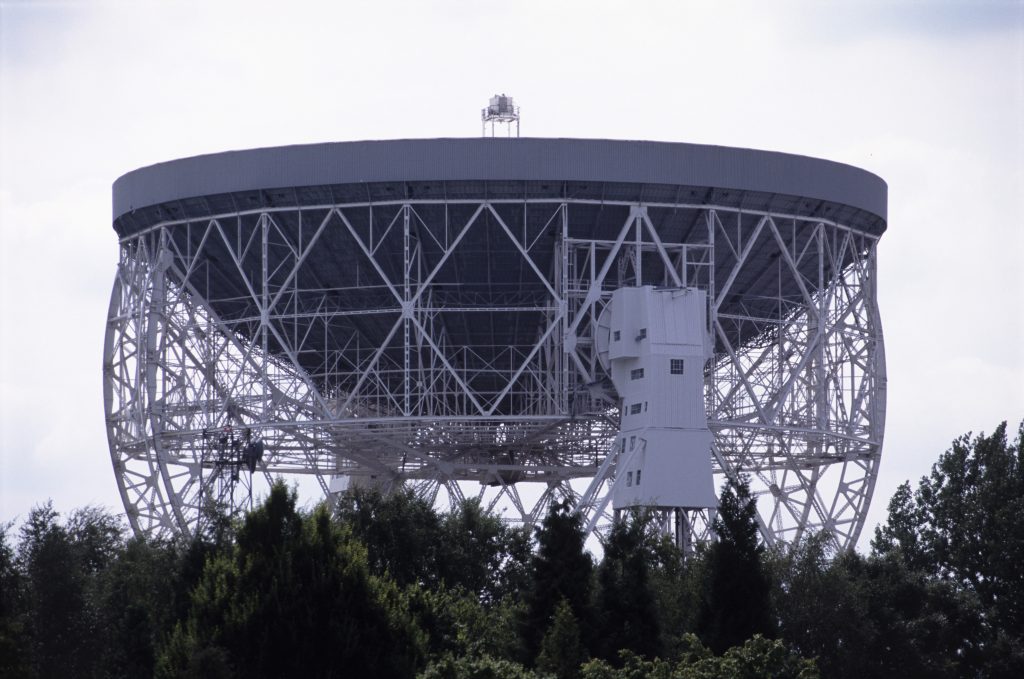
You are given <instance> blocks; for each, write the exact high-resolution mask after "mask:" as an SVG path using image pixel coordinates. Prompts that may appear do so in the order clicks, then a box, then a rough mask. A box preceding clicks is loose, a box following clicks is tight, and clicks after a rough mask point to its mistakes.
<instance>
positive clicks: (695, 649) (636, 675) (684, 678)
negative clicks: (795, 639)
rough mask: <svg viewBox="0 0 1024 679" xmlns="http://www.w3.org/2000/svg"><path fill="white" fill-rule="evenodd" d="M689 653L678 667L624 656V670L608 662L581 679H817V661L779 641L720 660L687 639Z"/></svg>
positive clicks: (747, 646)
mask: <svg viewBox="0 0 1024 679" xmlns="http://www.w3.org/2000/svg"><path fill="white" fill-rule="evenodd" d="M684 642H685V646H686V647H687V651H686V652H685V653H684V654H683V657H681V658H680V659H679V660H678V661H677V662H676V663H674V664H673V663H670V662H668V661H665V660H661V659H659V658H654V659H652V660H647V659H644V658H641V657H640V656H637V655H636V654H634V653H631V652H630V651H622V652H620V660H621V664H622V667H621V668H618V669H616V668H614V667H612V666H611V665H610V664H608V663H607V662H606V661H604V660H592V661H590V662H589V663H587V664H586V665H584V666H583V668H582V669H581V673H580V678H581V679H817V678H818V677H819V674H818V670H817V667H816V666H815V664H814V661H813V660H808V659H806V658H801V657H800V656H799V655H797V654H796V653H794V652H792V651H790V650H789V649H788V648H786V646H785V644H783V643H782V642H781V641H778V640H774V641H773V640H768V639H765V638H764V637H762V636H761V635H755V636H754V637H753V638H751V639H749V640H747V641H746V642H745V643H744V644H743V645H741V646H735V647H733V648H730V649H728V650H727V651H726V652H725V653H724V654H723V655H721V656H716V655H714V654H712V653H711V651H710V650H709V649H707V648H705V647H704V646H703V645H702V644H701V643H700V641H699V640H698V639H697V638H696V637H695V636H693V635H687V636H686V638H685V639H684Z"/></svg>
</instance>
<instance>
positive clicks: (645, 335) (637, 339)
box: [636, 328, 647, 342]
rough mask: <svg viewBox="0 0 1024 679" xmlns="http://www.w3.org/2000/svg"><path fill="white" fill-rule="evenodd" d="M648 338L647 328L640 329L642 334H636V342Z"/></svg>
mask: <svg viewBox="0 0 1024 679" xmlns="http://www.w3.org/2000/svg"><path fill="white" fill-rule="evenodd" d="M646 337H647V328H640V332H638V333H637V334H636V341H637V342H639V341H640V340H642V339H646Z"/></svg>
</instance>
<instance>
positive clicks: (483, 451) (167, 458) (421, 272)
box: [104, 199, 885, 547]
mask: <svg viewBox="0 0 1024 679" xmlns="http://www.w3.org/2000/svg"><path fill="white" fill-rule="evenodd" d="M584 208H585V210H584ZM598 209H599V210H601V211H602V212H601V214H602V215H603V217H602V219H604V222H603V223H607V221H608V215H609V214H610V215H613V216H615V222H614V227H613V228H607V227H603V228H597V227H595V226H594V224H592V223H590V222H589V221H588V219H589V217H586V218H584V217H581V215H584V216H586V215H593V214H594V210H598ZM876 244H877V237H876V236H872V235H869V234H866V233H864V232H861V231H857V230H855V229H852V228H849V227H848V226H845V225H843V224H839V223H835V222H830V221H827V220H823V219H820V218H817V217H813V218H812V217H803V216H798V215H783V214H773V213H764V212H756V211H743V210H738V209H735V208H728V207H723V206H715V205H707V204H699V203H696V204H686V203H672V204H653V203H644V204H640V203H628V202H615V201H601V202H600V203H598V202H596V201H573V200H553V199H523V200H515V201H512V200H480V199H476V200H470V199H465V200H455V199H452V200H447V201H419V202H417V201H413V200H396V201H378V202H364V203H348V204H337V205H317V206H309V207H303V208H281V209H256V210H251V211H239V212H236V213H232V214H225V215H213V216H210V217H209V218H206V219H203V220H201V221H196V220H191V221H167V222H164V223H161V224H158V225H156V226H154V227H151V228H149V229H148V230H146V231H143V232H141V233H138V234H134V235H131V236H129V237H126V238H124V239H122V241H121V256H120V264H119V266H118V271H117V276H116V278H115V282H114V288H113V293H112V296H111V302H110V310H109V314H108V320H107V333H106V340H105V345H104V395H105V404H106V415H107V428H108V438H109V442H110V452H111V457H112V460H113V465H114V469H115V473H116V475H117V479H118V484H119V487H120V491H121V495H122V499H123V501H124V504H125V508H126V510H127V513H128V517H129V520H130V522H131V525H132V527H133V528H134V530H135V531H136V532H137V533H142V534H163V533H168V532H175V531H178V532H183V533H186V534H190V533H192V532H193V531H195V530H196V526H197V521H198V517H199V516H200V513H201V512H200V510H201V508H202V506H203V504H204V503H206V502H210V501H211V497H210V495H211V493H210V491H209V489H210V488H211V487H214V486H216V487H218V488H221V489H222V490H221V491H220V492H219V499H220V500H221V501H223V502H227V503H228V504H229V505H231V506H236V505H239V506H240V505H243V504H244V502H245V496H246V495H247V494H248V493H250V492H251V488H250V487H247V486H246V485H245V484H239V485H238V487H237V488H236V487H235V486H234V485H232V484H231V483H227V484H226V485H225V483H224V479H219V480H217V483H220V485H219V486H217V485H216V484H215V483H211V478H213V477H215V476H216V475H217V474H218V473H219V472H218V468H217V467H216V465H215V464H214V463H212V462H211V461H210V458H209V454H208V439H209V432H210V431H215V430H216V431H223V430H225V428H228V427H230V428H233V429H234V430H235V431H246V432H247V436H251V437H255V438H257V439H259V440H260V441H261V442H262V443H263V447H264V449H265V451H266V454H265V455H264V456H263V457H262V459H261V460H260V461H259V464H258V469H257V472H256V474H255V475H254V478H253V479H251V483H254V484H256V487H257V488H258V489H259V488H264V487H265V484H267V483H269V481H270V479H272V478H273V477H274V476H278V475H284V476H291V475H305V476H306V477H308V478H312V479H314V480H315V482H316V485H317V486H318V487H319V488H320V489H321V491H322V492H323V493H324V494H325V495H328V496H329V495H330V494H329V492H328V487H329V482H330V479H331V478H332V477H334V476H337V475H344V476H347V477H348V478H349V479H351V480H352V482H354V483H363V484H373V485H376V486H379V487H381V488H382V489H384V490H389V489H393V488H396V487H398V486H399V485H402V484H406V485H409V486H411V487H413V488H414V489H415V491H416V492H417V493H419V494H420V495H421V496H423V497H425V498H428V499H430V500H431V501H434V502H442V503H443V502H445V501H447V502H457V501H459V500H461V499H463V498H464V497H466V496H467V495H470V494H472V495H475V496H478V497H480V499H481V501H482V502H483V503H484V506H485V507H487V508H489V509H492V510H496V511H498V510H501V511H505V512H507V513H506V514H505V516H506V518H507V519H508V520H510V521H516V522H523V523H526V524H533V523H534V522H536V521H537V520H539V518H541V517H542V516H543V514H544V513H545V512H546V511H547V508H548V506H549V505H550V504H551V503H552V502H553V501H556V500H560V499H563V498H567V499H569V500H570V501H571V502H572V503H573V504H574V505H575V506H576V507H577V508H578V509H579V510H580V511H581V512H583V513H584V515H585V518H586V525H587V527H588V530H591V531H593V532H595V533H597V534H599V535H600V534H602V533H603V531H604V530H605V528H606V527H607V525H608V523H609V521H610V520H611V515H610V506H609V497H610V495H609V488H610V486H611V484H612V483H613V482H614V479H615V470H616V461H617V451H615V450H613V449H612V447H611V442H612V440H613V437H614V434H615V432H616V431H617V428H618V411H619V403H618V400H617V396H616V394H615V393H614V389H612V388H611V385H610V382H609V381H608V380H607V378H606V377H605V376H604V374H603V372H602V369H601V368H600V363H599V361H598V357H597V348H596V346H595V342H594V337H595V333H596V330H597V319H598V316H599V315H600V313H601V311H602V309H603V306H604V304H605V303H606V302H607V300H608V299H609V298H610V296H611V293H612V291H614V290H615V289H616V288H618V287H622V286H626V285H642V284H653V285H661V286H672V287H682V286H697V287H702V288H704V289H706V290H707V291H708V298H709V310H708V319H709V328H708V330H709V332H711V333H712V334H713V336H714V338H715V346H716V349H715V356H714V358H713V359H712V360H711V361H709V363H708V365H707V366H706V368H705V384H706V400H707V412H708V413H709V421H710V427H711V430H712V432H714V434H715V439H716V443H715V446H714V451H713V453H714V460H713V464H714V470H715V473H716V475H718V476H719V477H720V478H719V482H716V485H720V481H721V479H722V478H725V477H727V476H729V477H735V476H737V475H739V474H745V475H747V476H748V477H749V478H750V480H751V483H752V489H753V491H754V494H755V496H756V497H757V499H758V510H759V520H760V522H761V529H762V535H763V537H764V539H765V540H766V541H767V542H770V543H771V542H774V541H776V540H784V541H788V542H793V541H798V540H799V539H800V538H801V537H802V536H803V535H805V534H807V533H813V532H818V531H826V532H828V533H829V534H830V535H831V536H833V538H834V540H835V542H836V544H837V545H838V546H840V547H848V546H852V545H853V544H854V543H855V542H856V540H857V538H858V536H859V533H860V531H861V528H862V526H863V523H864V518H865V514H866V511H867V507H868V503H869V501H870V497H871V493H872V490H873V486H874V482H875V476H876V472H877V466H878V460H879V455H880V450H881V444H882V433H883V429H884V419H885V361H884V350H883V342H882V332H881V326H880V322H879V317H878V309H877V303H876V291H875V280H876V275H875V258H876ZM337 252H345V253H347V254H346V257H348V258H349V259H348V260H346V262H347V263H346V265H345V267H344V268H345V271H344V275H343V276H342V277H341V278H339V276H341V274H337V273H336V272H334V273H332V272H330V271H329V270H328V269H326V268H325V261H327V262H328V263H329V262H330V261H331V258H332V257H333V256H334V255H335V253H337ZM338 266H339V267H340V266H341V265H338ZM464 279H465V280H466V281H468V282H467V283H465V284H462V283H461V282H460V281H462V280H464ZM339 281H342V282H339ZM523 338H528V339H523ZM204 454H205V457H204ZM225 488H226V490H223V489H225ZM212 499H213V500H216V499H218V498H212ZM712 518H713V517H711V516H708V515H707V513H700V512H690V513H689V514H688V515H685V516H684V515H679V516H675V517H672V516H668V515H666V516H665V517H664V519H665V527H666V530H676V531H680V532H682V533H685V535H680V538H679V539H680V541H681V542H683V543H685V544H692V542H693V541H695V540H697V541H699V540H705V539H707V538H708V536H709V531H710V529H709V526H710V522H711V519H712ZM673 522H674V525H675V528H672V525H673Z"/></svg>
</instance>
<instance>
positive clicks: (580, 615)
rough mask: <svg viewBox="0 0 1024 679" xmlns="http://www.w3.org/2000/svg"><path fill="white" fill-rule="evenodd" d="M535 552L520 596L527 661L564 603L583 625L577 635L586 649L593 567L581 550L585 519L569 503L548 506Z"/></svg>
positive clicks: (521, 623)
mask: <svg viewBox="0 0 1024 679" xmlns="http://www.w3.org/2000/svg"><path fill="white" fill-rule="evenodd" d="M536 541H537V548H536V552H535V553H534V555H533V558H532V559H531V560H530V571H529V572H530V580H529V584H528V585H527V587H526V590H525V592H523V602H524V607H523V612H522V616H521V618H520V625H519V636H520V639H521V640H522V643H523V647H524V652H525V657H526V659H527V661H528V662H533V661H534V660H535V659H536V657H537V654H538V653H539V652H540V649H541V642H542V641H543V638H544V634H545V632H546V631H547V630H548V628H549V627H550V625H551V621H552V620H553V618H554V615H555V608H556V607H557V606H558V604H559V602H560V601H562V600H564V601H565V602H566V603H567V604H568V606H569V610H570V611H571V612H572V614H573V616H574V617H575V618H576V620H579V621H583V625H582V626H581V630H580V634H581V637H582V639H583V643H584V645H585V646H587V647H588V648H589V647H590V643H589V642H590V639H591V638H592V637H593V631H592V629H591V627H589V626H587V625H586V622H585V621H590V620H592V619H593V614H592V606H591V595H592V589H593V580H592V578H593V572H594V563H593V561H592V560H591V557H590V554H589V553H587V551H586V548H585V546H584V542H585V541H586V535H585V534H584V532H583V520H582V518H581V517H580V515H579V514H578V513H576V512H573V511H572V510H571V509H570V505H569V502H568V501H565V502H560V503H554V504H552V505H551V508H550V510H549V511H548V515H547V516H546V517H545V518H544V521H543V522H542V523H541V525H540V527H539V528H538V529H537V532H536Z"/></svg>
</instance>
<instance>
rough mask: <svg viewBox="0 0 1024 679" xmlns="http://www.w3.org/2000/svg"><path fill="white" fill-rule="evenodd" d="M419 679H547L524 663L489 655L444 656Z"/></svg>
mask: <svg viewBox="0 0 1024 679" xmlns="http://www.w3.org/2000/svg"><path fill="white" fill-rule="evenodd" d="M417 676H418V679H547V677H546V675H538V674H535V673H534V672H531V671H530V670H528V669H526V668H525V667H523V666H522V665H520V664H518V663H515V662H512V661H511V660H504V659H501V658H494V657H492V656H489V655H470V656H462V657H453V656H450V655H449V656H444V657H443V658H439V659H437V660H434V661H433V662H431V663H430V664H429V665H428V666H427V668H426V669H425V670H424V671H423V672H421V673H420V674H419V675H417Z"/></svg>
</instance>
